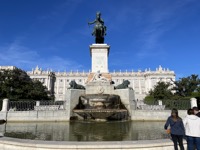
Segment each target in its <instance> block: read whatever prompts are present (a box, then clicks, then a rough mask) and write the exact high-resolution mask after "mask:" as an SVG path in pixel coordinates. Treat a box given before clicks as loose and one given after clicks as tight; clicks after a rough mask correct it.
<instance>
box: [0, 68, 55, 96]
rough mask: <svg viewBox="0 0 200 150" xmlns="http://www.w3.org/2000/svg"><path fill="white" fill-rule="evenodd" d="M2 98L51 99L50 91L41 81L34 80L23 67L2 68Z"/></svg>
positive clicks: (0, 77) (0, 89) (0, 71)
mask: <svg viewBox="0 0 200 150" xmlns="http://www.w3.org/2000/svg"><path fill="white" fill-rule="evenodd" d="M0 98H9V99H12V100H20V99H26V100H42V99H44V100H49V99H51V97H50V96H49V91H48V90H47V88H46V87H45V86H43V85H42V83H41V82H39V81H33V80H32V79H31V78H30V77H29V76H28V75H27V73H26V72H25V71H23V70H21V69H14V70H0Z"/></svg>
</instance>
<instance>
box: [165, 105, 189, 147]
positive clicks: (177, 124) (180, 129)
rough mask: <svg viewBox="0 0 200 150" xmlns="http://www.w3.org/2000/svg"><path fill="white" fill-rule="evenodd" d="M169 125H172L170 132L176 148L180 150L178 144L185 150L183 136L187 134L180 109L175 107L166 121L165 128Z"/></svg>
mask: <svg viewBox="0 0 200 150" xmlns="http://www.w3.org/2000/svg"><path fill="white" fill-rule="evenodd" d="M168 126H170V130H171V131H170V132H171V137H172V141H173V143H174V149H175V150H178V144H179V147H180V150H184V146H183V136H184V134H185V131H184V126H183V121H182V119H181V118H180V117H179V116H178V110H177V109H175V108H173V109H172V112H171V116H169V117H168V119H167V121H166V123H165V126H164V128H165V130H167V128H168Z"/></svg>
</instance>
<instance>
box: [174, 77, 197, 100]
mask: <svg viewBox="0 0 200 150" xmlns="http://www.w3.org/2000/svg"><path fill="white" fill-rule="evenodd" d="M174 85H175V86H174V88H173V90H175V94H177V95H179V96H191V95H192V93H193V92H198V91H200V89H199V86H200V79H199V77H198V75H195V74H192V75H191V76H188V77H184V78H180V79H179V80H178V81H174Z"/></svg>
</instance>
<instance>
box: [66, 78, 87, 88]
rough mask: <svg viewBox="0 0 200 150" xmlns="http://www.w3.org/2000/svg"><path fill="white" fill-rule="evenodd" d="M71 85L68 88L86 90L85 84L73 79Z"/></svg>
mask: <svg viewBox="0 0 200 150" xmlns="http://www.w3.org/2000/svg"><path fill="white" fill-rule="evenodd" d="M69 85H70V87H69V88H68V89H83V90H85V87H84V86H83V85H80V84H77V83H76V81H74V80H72V81H71V82H70V83H69Z"/></svg>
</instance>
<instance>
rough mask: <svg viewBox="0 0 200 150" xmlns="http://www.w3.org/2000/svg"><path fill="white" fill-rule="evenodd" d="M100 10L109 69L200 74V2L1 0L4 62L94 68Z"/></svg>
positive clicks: (1, 55)
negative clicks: (91, 47)
mask: <svg viewBox="0 0 200 150" xmlns="http://www.w3.org/2000/svg"><path fill="white" fill-rule="evenodd" d="M97 11H101V13H102V18H103V19H104V21H105V25H106V26H107V36H106V38H105V43H107V44H109V45H111V49H110V55H109V70H110V71H113V70H116V71H119V70H121V71H125V70H126V69H127V70H134V71H137V70H138V69H141V70H145V69H146V68H151V70H155V68H156V67H158V66H159V65H162V66H163V67H165V68H169V69H170V70H174V71H175V73H176V75H177V78H179V77H184V76H188V75H191V74H199V75H200V61H199V60H200V59H199V57H200V1H199V0H123V1H122V0H107V1H102V0H0V65H14V66H17V67H19V68H22V69H24V70H31V69H32V68H35V67H36V65H38V66H39V67H41V68H43V69H47V68H51V69H53V70H54V71H65V70H66V71H70V70H74V71H76V70H81V71H82V70H85V71H87V70H89V69H90V67H91V58H90V54H89V45H90V44H92V43H94V37H92V36H91V32H92V29H93V27H92V26H90V27H89V26H88V24H87V22H88V21H93V20H94V19H95V14H96V12H97Z"/></svg>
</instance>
